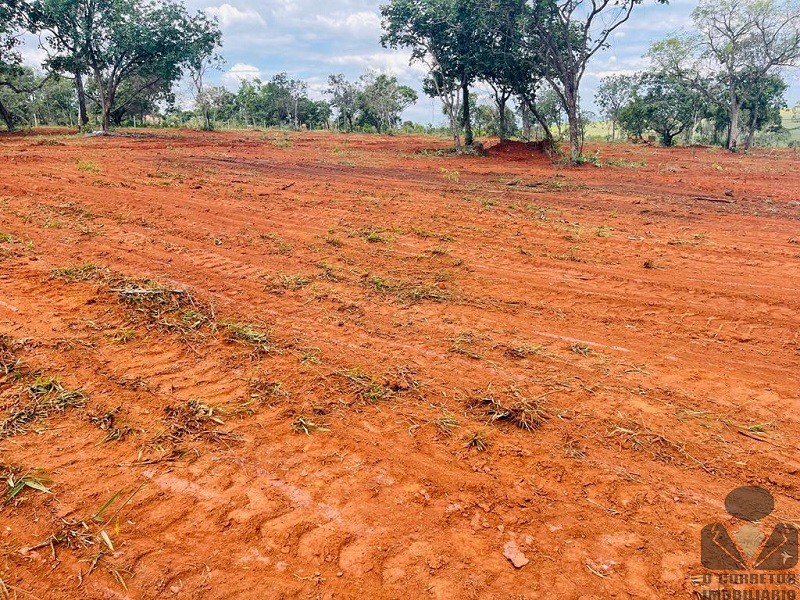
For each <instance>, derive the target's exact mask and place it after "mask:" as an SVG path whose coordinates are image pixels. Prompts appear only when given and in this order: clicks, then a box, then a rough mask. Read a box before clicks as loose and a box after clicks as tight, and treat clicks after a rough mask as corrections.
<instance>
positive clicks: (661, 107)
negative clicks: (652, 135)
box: [617, 72, 706, 147]
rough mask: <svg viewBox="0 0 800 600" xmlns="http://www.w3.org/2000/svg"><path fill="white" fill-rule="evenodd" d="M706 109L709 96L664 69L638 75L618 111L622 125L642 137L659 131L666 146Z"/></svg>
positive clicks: (686, 129)
mask: <svg viewBox="0 0 800 600" xmlns="http://www.w3.org/2000/svg"><path fill="white" fill-rule="evenodd" d="M705 110H706V103H705V99H704V98H703V96H702V95H701V94H699V93H698V92H696V91H694V90H693V89H691V88H689V87H688V86H686V84H684V83H683V82H682V81H680V80H678V79H675V78H674V77H672V76H671V75H669V74H667V73H664V72H655V73H648V74H645V75H641V76H639V77H638V78H636V82H635V83H634V84H633V86H632V92H631V95H630V98H629V100H628V102H627V103H626V104H625V105H624V106H622V107H621V108H620V110H619V111H618V112H617V119H618V120H619V122H620V125H621V126H622V128H623V129H624V130H625V131H627V132H628V133H630V134H633V135H635V136H637V137H641V135H642V133H643V132H644V131H646V130H652V131H655V132H656V133H657V134H658V135H659V138H660V141H661V144H662V145H663V146H667V147H669V146H672V145H673V144H674V142H675V138H676V137H677V136H678V135H680V134H682V133H684V132H686V131H689V130H690V129H691V128H693V127H695V126H696V124H697V122H698V120H699V117H700V116H702V115H703V114H704V112H705Z"/></svg>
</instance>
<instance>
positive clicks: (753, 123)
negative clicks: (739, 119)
mask: <svg viewBox="0 0 800 600" xmlns="http://www.w3.org/2000/svg"><path fill="white" fill-rule="evenodd" d="M750 113H751V114H750V128H749V131H748V132H747V139H745V142H744V149H745V150H749V149H750V148H752V147H753V142H754V141H755V138H756V129H757V128H758V107H756V106H754V107H753V108H752V110H751V111H750Z"/></svg>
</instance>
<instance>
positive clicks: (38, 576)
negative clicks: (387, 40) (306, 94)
mask: <svg viewBox="0 0 800 600" xmlns="http://www.w3.org/2000/svg"><path fill="white" fill-rule="evenodd" d="M50 134H51V135H46V136H45V135H37V136H32V135H27V136H23V135H5V136H2V137H0V335H2V337H0V470H2V472H3V474H4V475H5V476H8V475H9V474H11V475H13V482H12V483H13V484H9V485H6V484H5V483H3V484H2V485H0V487H3V489H2V491H1V492H0V493H2V495H3V498H6V497H9V496H11V492H13V491H14V490H15V489H16V490H17V492H16V495H14V496H13V497H11V498H9V501H8V502H7V503H6V504H5V505H4V506H2V507H0V579H2V581H3V582H4V583H3V584H0V597H2V596H3V594H4V593H6V595H9V596H10V597H14V594H17V595H18V597H19V598H25V597H28V595H27V594H33V595H34V596H36V597H39V598H115V597H125V596H128V595H129V596H130V597H134V598H163V597H173V596H174V597H177V598H279V597H280V598H316V597H320V598H355V597H360V598H367V597H369V598H400V597H402V598H424V597H434V598H539V597H563V598H587V599H588V598H610V597H618V598H628V597H630V598H648V599H652V598H668V597H689V596H690V595H691V592H692V590H693V589H695V588H694V587H693V583H692V581H691V576H692V575H694V574H697V573H699V572H701V570H700V565H699V532H700V529H701V528H702V527H703V525H705V524H706V523H708V522H712V521H718V520H722V521H726V519H725V517H724V516H723V515H724V511H723V508H722V499H723V498H724V497H725V494H726V493H727V492H728V491H729V490H730V489H731V488H733V487H736V486H737V485H742V484H744V483H750V484H761V485H764V486H766V487H769V488H770V489H771V490H773V491H775V492H776V494H777V510H776V515H775V518H780V519H782V520H799V519H800V492H798V487H797V474H798V472H799V471H800V461H798V439H800V437H799V436H800V412H799V411H798V403H799V402H800V398H798V390H799V389H800V327H799V324H798V315H799V314H800V299H798V290H800V177H798V175H797V170H798V166H799V165H800V163H799V162H798V155H797V154H796V153H795V152H793V151H773V152H754V153H752V154H749V155H742V156H732V155H730V154H727V153H726V152H724V151H721V150H713V149H706V148H694V149H675V150H663V149H656V148H646V147H634V146H625V145H619V146H598V147H597V148H599V150H600V153H601V157H602V160H603V161H605V162H606V163H607V164H605V165H604V166H602V167H601V168H598V167H596V166H592V165H587V166H584V167H581V168H567V167H563V166H559V165H556V164H553V162H552V161H551V160H550V159H548V158H547V157H545V156H542V155H531V153H530V152H527V151H526V150H525V149H524V148H522V147H520V146H514V145H511V146H508V147H505V148H496V149H494V150H493V151H491V152H490V156H488V157H452V156H438V155H436V153H435V152H434V151H435V150H436V148H437V147H438V148H444V147H445V146H446V141H441V142H436V141H435V140H433V141H432V138H425V137H376V136H356V135H352V136H344V135H333V134H316V133H314V134H311V133H308V134H291V135H290V134H285V133H281V132H266V133H259V132H247V133H234V134H199V133H191V132H180V133H158V132H156V133H148V134H147V135H145V136H141V137H114V138H76V137H68V136H63V135H57V132H50ZM594 148H595V147H594V146H593V147H592V148H590V149H594ZM35 469H43V472H39V471H36V470H35ZM20 482H22V484H21V485H22V487H20ZM26 483H27V484H30V485H26ZM36 488H45V489H48V490H49V491H50V492H51V493H45V492H43V491H41V489H36ZM726 522H727V521H726ZM509 542H514V544H513V545H515V546H516V550H518V551H519V552H521V553H523V554H524V555H525V557H526V558H527V560H529V561H530V562H529V563H528V564H527V565H525V566H523V567H522V568H520V569H516V568H515V567H514V566H512V564H511V562H510V561H509V560H508V559H507V558H506V557H505V556H504V549H505V550H506V553H507V554H510V555H512V556H513V555H514V552H512V550H514V548H512V547H511V546H507V545H508V544H509ZM513 545H512V546H513ZM4 586H5V587H4ZM126 590H127V591H126ZM559 594H560V595H559Z"/></svg>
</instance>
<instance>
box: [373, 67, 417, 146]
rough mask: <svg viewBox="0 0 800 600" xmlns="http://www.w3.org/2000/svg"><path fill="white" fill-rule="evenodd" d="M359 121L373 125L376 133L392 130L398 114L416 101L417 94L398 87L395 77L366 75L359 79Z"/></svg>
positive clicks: (398, 119) (397, 120) (397, 119)
mask: <svg viewBox="0 0 800 600" xmlns="http://www.w3.org/2000/svg"><path fill="white" fill-rule="evenodd" d="M361 89H362V91H361V119H362V121H364V122H365V123H368V124H370V125H373V126H374V127H375V128H376V129H377V130H378V133H385V132H387V131H389V130H391V129H394V128H395V127H396V126H397V125H398V124H399V123H400V114H401V113H402V112H403V111H404V110H405V109H406V108H408V107H409V106H411V105H412V104H414V102H416V101H417V93H416V92H415V91H414V90H413V89H411V88H410V87H408V86H406V85H399V84H398V83H397V77H389V76H388V75H385V74H380V75H376V74H375V73H367V74H366V75H363V76H362V77H361Z"/></svg>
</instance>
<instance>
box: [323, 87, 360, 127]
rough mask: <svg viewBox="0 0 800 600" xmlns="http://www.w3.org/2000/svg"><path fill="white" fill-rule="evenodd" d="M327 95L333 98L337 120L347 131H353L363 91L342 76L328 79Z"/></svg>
mask: <svg viewBox="0 0 800 600" xmlns="http://www.w3.org/2000/svg"><path fill="white" fill-rule="evenodd" d="M325 93H326V94H328V95H329V96H331V103H330V104H331V106H332V107H333V108H335V109H336V112H337V116H336V120H337V122H338V123H339V124H340V126H342V125H343V126H344V129H345V130H347V131H352V130H353V127H354V126H355V119H356V115H357V114H358V108H359V102H360V95H361V90H360V89H359V87H358V85H357V84H355V83H351V82H349V81H347V79H345V76H344V75H342V74H339V75H331V76H330V77H328V89H327V90H326V91H325Z"/></svg>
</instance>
